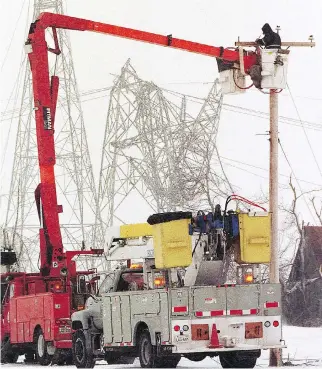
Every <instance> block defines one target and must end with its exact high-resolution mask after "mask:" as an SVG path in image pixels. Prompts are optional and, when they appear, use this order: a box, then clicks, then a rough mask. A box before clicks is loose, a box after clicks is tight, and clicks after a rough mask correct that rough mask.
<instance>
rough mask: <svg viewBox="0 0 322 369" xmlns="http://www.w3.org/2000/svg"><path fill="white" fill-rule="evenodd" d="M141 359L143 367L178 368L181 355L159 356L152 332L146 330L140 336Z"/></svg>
mask: <svg viewBox="0 0 322 369" xmlns="http://www.w3.org/2000/svg"><path fill="white" fill-rule="evenodd" d="M139 359H140V365H141V368H176V367H177V365H178V363H179V361H180V359H181V357H180V356H179V355H178V356H163V357H157V355H156V349H155V347H154V346H153V345H152V343H151V337H150V333H149V331H148V330H144V331H143V332H142V333H141V335H140V337H139Z"/></svg>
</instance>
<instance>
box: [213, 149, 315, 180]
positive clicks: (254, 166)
mask: <svg viewBox="0 0 322 369" xmlns="http://www.w3.org/2000/svg"><path fill="white" fill-rule="evenodd" d="M220 158H221V159H224V160H229V161H232V162H235V163H239V164H243V165H247V166H248V167H252V168H255V169H261V170H264V171H266V172H268V171H269V170H268V169H266V168H262V167H258V166H256V165H252V164H248V163H245V162H242V161H239V160H235V159H230V158H226V157H224V156H220ZM278 175H279V176H281V177H289V176H288V175H287V174H282V173H279V174H278ZM298 181H300V182H304V183H308V184H311V185H314V186H320V185H319V184H318V183H314V182H310V181H306V180H305V179H298Z"/></svg>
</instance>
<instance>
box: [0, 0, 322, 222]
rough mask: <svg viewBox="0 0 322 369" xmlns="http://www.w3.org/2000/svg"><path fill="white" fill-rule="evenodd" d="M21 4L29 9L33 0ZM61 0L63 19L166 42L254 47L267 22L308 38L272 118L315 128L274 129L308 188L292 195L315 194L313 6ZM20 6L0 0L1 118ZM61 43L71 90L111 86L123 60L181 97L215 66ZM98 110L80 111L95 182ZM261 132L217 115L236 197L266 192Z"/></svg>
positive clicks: (3, 129)
mask: <svg viewBox="0 0 322 369" xmlns="http://www.w3.org/2000/svg"><path fill="white" fill-rule="evenodd" d="M30 3H31V5H32V3H33V1H30ZM65 3H66V5H67V6H66V8H65V13H66V14H68V15H71V16H76V17H82V18H87V19H91V20H96V21H100V22H105V23H110V24H115V25H120V26H125V27H130V28H136V29H140V30H144V31H149V32H154V33H160V34H164V35H167V34H170V33H171V34H172V35H173V37H178V38H183V39H186V40H191V41H197V42H201V43H205V44H209V45H214V46H224V47H229V46H234V42H235V41H237V38H238V36H239V37H240V39H241V40H243V41H252V40H255V39H256V38H257V37H259V36H260V34H261V27H262V25H263V24H264V23H266V22H268V23H270V24H271V26H272V27H273V28H275V27H276V25H279V26H280V27H281V32H280V34H281V37H282V41H307V40H308V36H309V35H311V34H313V35H314V38H315V41H316V43H317V46H316V47H315V48H312V49H311V48H292V49H291V53H290V58H289V68H288V84H289V87H290V92H291V94H292V95H293V98H294V100H295V105H294V103H293V101H292V99H291V97H290V92H289V91H287V90H286V91H283V92H282V93H281V94H280V95H279V97H280V99H279V102H280V107H279V114H280V115H281V116H285V117H290V118H294V119H300V118H301V119H302V120H303V121H309V122H313V123H315V124H316V126H315V129H308V128H306V130H305V131H304V130H303V128H301V127H296V126H295V125H289V124H285V123H281V124H280V126H279V132H280V136H279V137H280V140H281V142H282V144H283V147H284V149H285V151H286V154H287V156H288V159H289V161H290V163H291V165H292V167H293V170H294V172H295V175H296V176H297V178H298V179H301V180H305V181H307V182H310V183H307V182H304V181H303V182H300V183H301V189H302V190H304V191H305V190H310V189H316V188H321V187H322V173H321V171H320V170H319V169H318V166H317V164H316V163H315V160H314V156H313V154H312V151H313V152H314V155H315V158H316V160H317V161H318V163H319V166H320V169H322V145H321V142H322V93H321V86H322V68H321V60H322V23H321V14H322V2H321V1H320V0H307V1H305V2H304V1H303V0H300V1H298V0H292V1H286V0H275V1H273V0H271V1H269V2H267V1H265V2H264V1H258V0H254V1H251V0H244V1H237V0H236V1H229V2H223V1H220V2H217V1H213V0H200V1H197V0H195V1H194V0H189V1H187V0H185V1H184V0H177V1H173V0H162V1H156V0H137V1H132V0H128V1H126V0H117V1H115V0H90V1H89V0H66V1H65ZM28 7H29V8H30V9H29V16H30V14H32V10H31V7H30V6H29V1H28V0H14V1H12V2H5V1H1V3H0V28H1V35H2V38H1V75H0V88H1V95H0V100H1V112H4V111H6V109H11V108H12V100H11V101H9V102H8V99H9V98H10V97H11V98H13V97H14V96H15V95H14V92H13V91H14V85H15V82H16V79H17V75H18V72H19V66H20V63H21V58H22V55H23V43H24V41H25V39H26V36H27V30H28V24H29V22H30V19H29V20H28V21H27V18H28ZM70 37H71V44H72V50H73V59H74V64H75V70H76V75H77V81H78V86H79V90H80V91H87V90H91V89H96V88H103V87H107V86H111V84H112V82H113V74H118V73H119V71H120V69H121V67H122V65H123V64H124V63H125V62H126V60H127V59H128V58H131V62H132V65H133V66H134V68H135V69H136V71H137V73H138V74H139V76H140V77H141V78H142V79H146V80H152V81H154V82H155V83H156V84H158V85H160V86H161V87H166V88H169V89H172V90H175V91H179V92H182V93H185V94H190V95H196V96H205V95H206V94H207V91H208V89H209V88H210V84H205V83H202V82H210V81H213V80H215V78H217V77H218V73H217V66H216V61H215V59H212V58H209V57H205V56H201V55H194V54H191V53H186V52H183V51H177V50H171V49H166V48H160V47H158V46H153V45H149V44H143V43H138V42H134V41H130V40H123V39H120V38H113V37H110V36H104V35H101V34H95V33H83V32H74V31H72V32H70ZM194 82H201V83H194ZM224 102H225V103H227V104H232V105H237V106H241V107H244V108H247V109H255V110H260V111H263V112H268V96H267V95H264V94H261V93H260V92H258V91H257V90H255V89H251V90H249V91H248V92H247V93H245V94H244V95H237V96H225V98H224ZM107 103H108V98H106V99H98V100H93V101H90V102H86V103H84V104H83V110H84V116H85V122H86V129H87V133H88V137H89V145H90V148H91V153H92V158H93V164H94V169H95V172H96V176H97V173H98V171H99V165H100V147H99V145H98V144H97V140H98V137H102V135H103V132H104V124H105V119H106V113H107ZM295 106H296V107H295ZM299 116H300V118H299ZM6 117H8V115H6ZM15 124H16V122H13V124H11V121H10V120H8V119H3V120H1V123H0V134H1V137H0V145H1V150H0V155H1V156H0V165H1V170H2V171H1V179H0V181H1V183H0V191H1V193H0V195H3V194H6V193H7V192H8V189H9V183H10V176H11V172H10V171H11V165H12V158H13V153H14V139H15V133H16V125H15ZM268 130H269V122H268V120H266V119H259V118H255V117H253V116H249V115H245V114H237V113H233V112H231V111H227V110H223V112H222V116H221V120H220V128H219V135H218V147H219V151H220V154H221V156H222V157H224V158H226V159H224V160H223V162H224V163H225V169H226V173H227V175H228V177H229V179H230V181H231V182H232V183H233V184H235V185H236V186H238V187H239V191H238V192H239V193H240V194H241V195H243V196H246V197H253V196H255V195H256V196H257V195H258V194H260V193H261V191H263V192H267V191H268V167H269V161H268V153H269V146H268V140H267V136H264V135H263V134H265V133H266V132H267V131H268ZM8 138H9V140H8ZM7 140H8V146H7V145H6V142H7ZM308 141H309V143H308ZM310 145H311V148H312V149H311V148H310ZM4 155H6V156H4ZM279 157H280V168H279V172H280V174H281V176H280V183H281V185H282V184H287V182H288V178H287V177H286V176H288V175H289V174H290V168H289V166H288V164H287V162H286V161H285V159H284V157H283V155H282V154H281V153H280V155H279ZM3 162H4V165H2V163H3ZM242 163H246V164H248V165H245V164H242ZM252 166H256V167H260V168H263V169H258V168H254V167H252ZM252 173H253V174H252ZM283 175H284V176H283ZM280 189H281V191H280V198H281V199H282V200H283V201H285V202H287V201H289V200H290V195H289V194H288V192H287V191H285V190H283V189H282V188H280ZM299 191H300V190H299ZM300 205H301V213H302V214H303V215H304V217H305V220H306V221H310V222H311V223H314V219H312V216H311V214H310V213H309V212H308V210H307V207H306V206H305V203H304V202H302V203H301V204H300ZM1 212H3V209H2V207H1ZM135 221H139V219H135ZM141 221H144V219H141Z"/></svg>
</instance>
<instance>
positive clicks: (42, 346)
mask: <svg viewBox="0 0 322 369" xmlns="http://www.w3.org/2000/svg"><path fill="white" fill-rule="evenodd" d="M47 348H48V342H46V341H45V337H44V333H43V331H42V329H38V331H37V332H36V358H37V361H38V363H39V364H40V365H43V366H45V365H49V364H50V363H51V360H52V358H53V356H52V355H49V354H48V351H47Z"/></svg>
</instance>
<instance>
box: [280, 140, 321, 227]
mask: <svg viewBox="0 0 322 369" xmlns="http://www.w3.org/2000/svg"><path fill="white" fill-rule="evenodd" d="M278 143H279V145H280V147H281V150H282V152H283V155H284V157H285V160H286V162H287V164H288V166H289V167H290V169H291V173H292V174H293V176H294V178H295V180H296V183H297V185H298V186H299V189H300V191H301V193H302V194H303V193H304V192H303V190H302V188H301V185H300V182H299V181H298V179H297V177H296V175H295V173H294V170H293V168H292V165H291V163H290V161H289V159H288V157H287V155H286V152H285V150H284V148H283V146H282V143H281V140H280V139H279V140H278ZM303 200H304V202H305V205H306V207H307V208H308V210H309V212H310V214H311V216H312V219H313V220H314V219H315V218H314V215H313V213H312V210H311V208H310V207H309V205H308V203H307V201H306V199H305V196H303Z"/></svg>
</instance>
